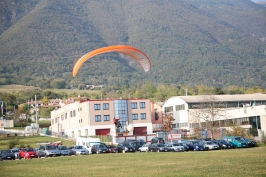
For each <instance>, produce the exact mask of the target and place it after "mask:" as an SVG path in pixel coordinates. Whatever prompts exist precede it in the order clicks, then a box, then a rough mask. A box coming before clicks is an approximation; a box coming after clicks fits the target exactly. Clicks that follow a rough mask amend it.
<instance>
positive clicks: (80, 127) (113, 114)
mask: <svg viewBox="0 0 266 177" xmlns="http://www.w3.org/2000/svg"><path fill="white" fill-rule="evenodd" d="M114 118H116V119H119V121H120V123H121V125H122V128H121V127H120V128H116V127H115V124H114ZM128 125H133V127H134V129H133V131H131V132H129V131H128V130H127V126H128ZM51 129H52V132H55V133H62V134H64V135H67V136H68V137H73V138H75V137H78V136H93V135H116V136H122V135H141V134H150V133H152V132H153V127H152V114H151V102H150V100H149V99H106V100H80V101H75V102H73V103H70V104H65V105H63V106H61V108H58V109H55V110H54V111H52V112H51Z"/></svg>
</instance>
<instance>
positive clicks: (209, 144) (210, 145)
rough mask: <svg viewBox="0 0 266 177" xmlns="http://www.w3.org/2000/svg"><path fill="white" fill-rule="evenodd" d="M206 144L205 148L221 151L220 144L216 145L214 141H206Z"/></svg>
mask: <svg viewBox="0 0 266 177" xmlns="http://www.w3.org/2000/svg"><path fill="white" fill-rule="evenodd" d="M204 143H205V146H206V147H208V148H209V149H210V150H217V149H220V147H219V145H218V144H215V143H214V142H212V141H205V142H204Z"/></svg>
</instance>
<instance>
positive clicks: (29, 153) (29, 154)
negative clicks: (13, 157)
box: [19, 148, 38, 159]
mask: <svg viewBox="0 0 266 177" xmlns="http://www.w3.org/2000/svg"><path fill="white" fill-rule="evenodd" d="M22 158H24V159H31V158H38V155H37V153H36V151H35V149H33V148H22V149H21V150H20V152H19V159H22Z"/></svg>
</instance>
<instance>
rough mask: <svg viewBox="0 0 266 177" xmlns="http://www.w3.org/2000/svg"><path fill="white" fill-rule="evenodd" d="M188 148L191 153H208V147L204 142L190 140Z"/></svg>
mask: <svg viewBox="0 0 266 177" xmlns="http://www.w3.org/2000/svg"><path fill="white" fill-rule="evenodd" d="M187 146H188V147H189V150H191V151H206V150H208V147H206V146H204V144H203V142H201V141H197V140H190V141H188V142H187Z"/></svg>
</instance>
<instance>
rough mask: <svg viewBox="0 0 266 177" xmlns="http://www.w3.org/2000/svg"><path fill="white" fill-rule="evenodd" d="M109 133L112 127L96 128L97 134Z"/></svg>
mask: <svg viewBox="0 0 266 177" xmlns="http://www.w3.org/2000/svg"><path fill="white" fill-rule="evenodd" d="M108 134H110V128H107V129H96V130H95V135H108Z"/></svg>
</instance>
